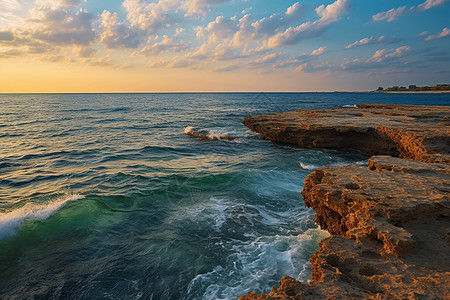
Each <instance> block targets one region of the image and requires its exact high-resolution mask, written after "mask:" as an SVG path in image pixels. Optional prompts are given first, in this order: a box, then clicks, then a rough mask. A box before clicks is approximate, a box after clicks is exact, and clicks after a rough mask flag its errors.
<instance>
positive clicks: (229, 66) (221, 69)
mask: <svg viewBox="0 0 450 300" xmlns="http://www.w3.org/2000/svg"><path fill="white" fill-rule="evenodd" d="M241 67H242V64H240V63H238V62H232V63H229V64H227V65H225V66H223V67H218V68H215V69H214V71H215V72H230V71H234V70H237V69H240V68H241Z"/></svg>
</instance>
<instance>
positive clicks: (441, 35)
mask: <svg viewBox="0 0 450 300" xmlns="http://www.w3.org/2000/svg"><path fill="white" fill-rule="evenodd" d="M448 36H450V29H448V28H447V27H445V28H444V29H442V31H441V32H440V33H439V34H435V35H429V36H427V37H426V38H425V40H426V41H430V40H437V39H442V38H445V37H448Z"/></svg>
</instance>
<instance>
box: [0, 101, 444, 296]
mask: <svg viewBox="0 0 450 300" xmlns="http://www.w3.org/2000/svg"><path fill="white" fill-rule="evenodd" d="M355 103H411V104H439V105H449V103H450V99H449V96H448V95H437V94H434V95H398V94H395V95H392V94H353V93H327V94H324V93H292V94H291V93H286V94H253V93H247V94H246V93H236V94H48V95H31V94H26V95H0V298H5V299H9V298H11V299H23V298H33V297H34V298H36V299H235V298H237V297H239V296H240V295H243V294H245V293H246V292H247V291H257V292H268V291H270V286H272V285H275V284H277V282H278V280H280V279H281V277H282V276H283V275H290V276H292V277H294V278H297V279H299V280H301V281H304V282H307V280H308V279H309V277H310V269H309V263H308V259H309V255H311V254H313V253H314V252H315V251H316V250H317V247H318V243H319V241H320V239H321V238H323V237H325V236H326V235H327V234H326V233H325V232H323V231H321V230H320V229H318V228H317V226H316V225H315V224H314V212H313V211H311V210H310V209H307V208H305V207H304V206H303V202H302V198H301V194H300V191H301V189H302V183H303V180H304V178H305V177H306V176H307V174H308V173H310V172H311V170H312V169H314V168H315V167H320V166H324V165H327V164H332V165H343V164H359V165H365V161H366V160H367V158H368V156H367V155H365V154H363V153H360V152H356V151H350V150H345V151H337V150H323V149H297V148H293V147H289V146H284V145H276V144H273V143H271V142H269V141H265V140H262V139H260V138H259V137H258V136H257V135H255V134H252V133H251V132H249V131H248V129H247V128H246V127H245V126H243V125H242V124H241V122H242V120H243V118H244V116H245V115H248V114H259V113H266V112H275V111H282V110H293V109H307V108H338V107H342V106H344V105H352V104H355ZM189 127H194V128H195V130H201V131H202V132H205V133H206V135H208V136H210V137H211V140H202V139H197V138H194V137H192V136H190V135H188V134H186V133H185V131H186V132H187V131H189ZM186 128H188V129H186ZM230 137H232V139H230Z"/></svg>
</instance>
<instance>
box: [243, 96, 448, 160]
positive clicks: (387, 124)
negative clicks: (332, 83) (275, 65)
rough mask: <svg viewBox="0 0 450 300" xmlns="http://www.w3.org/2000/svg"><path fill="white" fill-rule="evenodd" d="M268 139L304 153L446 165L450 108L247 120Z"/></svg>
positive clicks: (385, 108)
mask: <svg viewBox="0 0 450 300" xmlns="http://www.w3.org/2000/svg"><path fill="white" fill-rule="evenodd" d="M243 123H244V125H246V126H247V127H249V128H250V129H252V130H253V131H256V132H259V133H261V134H263V135H264V136H265V137H266V138H267V139H269V140H271V141H274V142H279V143H287V144H293V145H298V146H300V147H307V148H334V149H336V148H354V149H358V150H361V151H364V152H367V153H369V154H373V155H380V154H386V155H391V156H397V157H401V158H409V159H414V160H418V161H425V162H446V163H449V162H450V156H449V151H448V150H449V149H450V107H448V106H420V105H417V106H416V105H387V104H362V105H357V108H346V109H332V110H297V111H293V112H281V113H275V114H268V115H258V116H247V117H245V119H244V122H243Z"/></svg>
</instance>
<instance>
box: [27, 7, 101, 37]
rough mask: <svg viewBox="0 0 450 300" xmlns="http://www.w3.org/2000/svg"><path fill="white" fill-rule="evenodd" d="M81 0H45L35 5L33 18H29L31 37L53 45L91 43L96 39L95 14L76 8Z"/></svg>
mask: <svg viewBox="0 0 450 300" xmlns="http://www.w3.org/2000/svg"><path fill="white" fill-rule="evenodd" d="M81 2H82V1H73V2H70V3H69V1H68V0H67V1H63V0H59V1H45V2H43V4H41V6H39V7H35V8H34V9H33V11H32V18H31V19H29V20H27V24H28V25H29V26H30V31H31V37H32V38H34V39H37V40H41V41H44V42H47V43H49V44H53V45H89V44H90V43H91V42H93V41H94V39H95V32H94V28H93V22H94V16H93V15H92V14H90V13H89V12H87V11H85V10H75V8H76V3H78V4H79V3H81ZM47 4H52V5H49V6H46V5H47ZM68 8H71V9H68Z"/></svg>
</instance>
